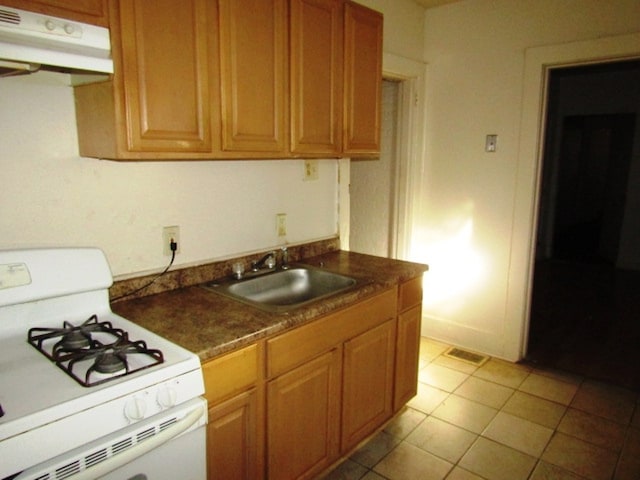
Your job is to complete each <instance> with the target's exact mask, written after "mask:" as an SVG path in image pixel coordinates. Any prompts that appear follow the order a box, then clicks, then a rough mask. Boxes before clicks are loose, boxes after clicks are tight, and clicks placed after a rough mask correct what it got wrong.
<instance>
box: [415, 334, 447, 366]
mask: <svg viewBox="0 0 640 480" xmlns="http://www.w3.org/2000/svg"><path fill="white" fill-rule="evenodd" d="M448 348H449V345H447V344H444V343H441V342H438V341H437V340H432V339H430V338H426V337H420V358H421V359H423V360H426V361H428V362H431V361H432V360H433V359H435V358H436V357H437V356H438V355H441V354H443V353H444V352H446V351H447V349H448Z"/></svg>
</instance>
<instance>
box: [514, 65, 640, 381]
mask: <svg viewBox="0 0 640 480" xmlns="http://www.w3.org/2000/svg"><path fill="white" fill-rule="evenodd" d="M639 81H640V62H639V61H628V62H618V63H611V64H601V65H592V66H582V67H571V68H558V69H554V70H552V71H551V74H550V79H549V89H548V97H547V112H548V113H547V119H546V121H547V124H546V129H545V131H546V139H545V146H544V159H543V175H542V185H541V189H540V204H539V215H538V219H539V221H538V225H539V226H538V232H537V247H536V264H535V271H534V281H533V293H532V302H531V312H530V328H529V344H528V348H527V358H526V360H527V361H529V362H532V363H535V364H536V365H539V366H544V367H549V368H557V369H560V370H565V371H568V372H572V373H576V374H580V375H584V376H587V377H589V378H595V379H599V380H602V381H607V382H610V383H615V384H618V385H622V386H625V387H629V388H633V389H640V369H639V368H638V367H637V366H638V365H639V364H640V264H638V265H636V264H635V263H634V261H633V260H634V259H640V251H639V250H638V249H640V244H637V243H636V244H633V239H634V237H633V235H634V233H633V232H634V231H637V229H638V228H639V226H640V211H638V210H636V209H635V208H633V207H634V205H635V204H636V203H637V198H638V197H640V193H639V192H640V178H639V176H638V172H637V169H638V165H636V164H637V163H638V158H637V156H638V152H640V147H639V146H638V144H639V143H640V134H638V130H639V127H640V126H639V125H638V119H637V113H638V110H640V89H639V88H638V87H637V85H638V82H639Z"/></svg>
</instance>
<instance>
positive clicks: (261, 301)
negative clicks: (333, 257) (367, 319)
mask: <svg viewBox="0 0 640 480" xmlns="http://www.w3.org/2000/svg"><path fill="white" fill-rule="evenodd" d="M358 283H359V282H358V280H356V279H355V278H351V277H347V276H345V275H340V274H338V273H333V272H329V271H326V270H322V269H319V268H314V267H310V266H306V265H304V266H292V267H291V268H290V269H288V270H278V271H275V272H270V273H266V274H264V275H262V276H258V277H254V278H249V279H245V280H225V281H214V282H211V283H208V284H206V285H204V287H205V288H207V289H209V290H212V291H214V292H217V293H219V294H221V295H225V296H227V297H231V298H233V299H236V300H239V301H241V302H244V303H248V304H250V305H253V306H255V307H258V308H262V309H263V310H267V311H275V312H286V311H289V310H292V309H295V308H299V307H301V306H303V305H306V304H308V303H310V302H314V301H317V300H320V299H323V298H327V297H328V296H330V295H334V294H337V293H340V292H344V291H346V290H348V289H350V288H352V287H354V286H356V285H357V284H358Z"/></svg>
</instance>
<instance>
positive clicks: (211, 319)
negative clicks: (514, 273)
mask: <svg viewBox="0 0 640 480" xmlns="http://www.w3.org/2000/svg"><path fill="white" fill-rule="evenodd" d="M300 263H306V264H309V265H314V266H322V267H323V268H326V269H327V270H330V271H332V272H336V273H341V274H344V275H348V276H351V277H354V278H357V279H360V280H364V282H363V283H362V284H361V285H360V286H358V287H357V288H355V289H352V290H349V291H347V292H345V293H340V294H336V295H334V296H332V297H330V298H328V299H325V300H322V301H318V302H315V303H312V304H310V305H308V306H303V307H301V308H298V309H296V310H293V311H291V312H289V313H286V314H283V313H271V312H265V311H262V310H258V309H256V308H254V307H251V306H249V305H245V304H243V303H240V302H237V301H235V300H232V299H229V298H226V297H223V296H222V295H219V294H216V293H214V292H212V291H210V290H206V289H204V288H201V287H199V286H189V287H185V288H179V289H176V290H171V291H167V292H164V293H158V294H155V295H150V296H147V297H141V298H135V299H132V300H128V301H122V302H118V303H114V304H113V305H112V308H113V311H114V312H116V313H117V314H119V315H121V316H123V317H125V318H127V319H129V320H131V321H133V322H135V323H137V324H139V325H141V326H143V327H145V328H147V329H149V330H151V331H153V332H155V333H157V334H159V335H161V336H163V337H165V338H167V339H169V340H171V341H173V342H175V343H177V344H178V345H181V346H182V347H184V348H186V349H188V350H190V351H192V352H194V353H196V354H197V355H198V356H199V357H200V359H201V360H202V361H203V362H204V361H206V360H208V359H210V358H213V357H215V356H217V355H220V354H222V353H225V352H229V351H231V350H235V349H237V348H241V347H243V346H246V345H249V344H251V343H253V342H255V341H256V340H258V339H261V338H265V337H267V336H271V335H273V334H275V333H278V332H281V331H284V330H286V329H289V328H291V327H294V326H297V325H301V324H303V323H306V322H308V321H311V320H313V319H315V318H317V317H320V316H322V315H325V314H327V313H330V312H332V311H335V310H337V309H340V308H343V307H346V306H348V305H350V304H352V303H355V302H357V301H359V300H361V299H364V298H366V297H369V296H371V295H373V294H374V293H376V292H379V291H382V290H385V289H387V288H390V287H393V286H394V285H397V284H398V283H402V282H404V281H406V280H409V279H412V278H415V277H417V276H420V275H422V274H423V273H424V272H425V271H426V270H427V269H428V267H427V266H426V265H423V264H418V263H412V262H405V261H399V260H391V259H388V258H381V257H374V256H371V255H363V254H360V253H354V252H346V251H333V252H329V253H325V254H323V255H318V256H316V257H312V258H309V259H305V260H304V261H302V262H300ZM211 280H213V279H211Z"/></svg>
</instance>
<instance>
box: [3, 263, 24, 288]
mask: <svg viewBox="0 0 640 480" xmlns="http://www.w3.org/2000/svg"><path fill="white" fill-rule="evenodd" d="M30 283H31V274H30V273H29V268H28V267H27V264H26V263H4V264H0V290H2V289H3V288H14V287H21V286H23V285H29V284H30Z"/></svg>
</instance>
